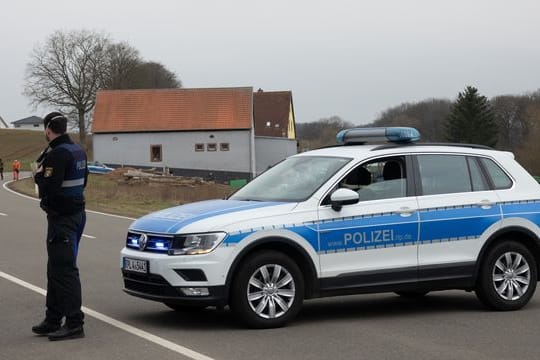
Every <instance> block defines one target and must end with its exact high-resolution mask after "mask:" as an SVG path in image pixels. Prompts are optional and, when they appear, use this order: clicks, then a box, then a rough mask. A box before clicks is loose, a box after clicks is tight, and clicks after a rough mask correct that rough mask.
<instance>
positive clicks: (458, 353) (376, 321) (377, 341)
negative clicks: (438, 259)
mask: <svg viewBox="0 0 540 360" xmlns="http://www.w3.org/2000/svg"><path fill="white" fill-rule="evenodd" d="M130 222H131V220H130V219H127V218H120V217H113V216H107V215H104V214H98V213H91V212H89V213H88V221H87V225H86V229H85V235H86V236H85V237H84V238H83V239H82V242H81V247H80V253H79V267H80V272H81V278H82V285H83V305H84V307H85V312H86V324H85V332H86V338H84V339H78V340H70V341H62V342H49V341H48V340H47V338H45V337H39V336H35V335H34V334H33V333H32V332H31V330H30V328H31V327H32V325H34V324H36V323H38V322H40V321H41V320H42V319H43V314H44V302H45V297H44V293H45V292H44V290H43V289H45V287H46V276H45V266H46V251H45V217H44V214H43V213H42V211H41V210H40V209H39V206H38V203H37V201H35V200H31V199H28V198H25V197H21V196H18V195H15V194H12V193H10V192H8V191H7V190H6V189H4V188H3V187H0V360H19V359H21V360H22V359H25V360H26V359H55V360H56V359H64V358H65V359H67V358H70V359H80V360H88V359H100V360H102V359H119V360H124V359H126V360H128V359H129V360H134V359H137V360H142V359H153V360H155V359H160V360H161V359H163V360H167V359H239V360H251V359H280V360H283V359H355V360H357V359H400V360H401V359H435V358H437V359H535V360H536V359H539V358H540V344H539V341H538V337H539V335H540V295H539V294H538V293H537V295H535V297H534V298H533V299H532V301H531V302H530V304H529V305H528V306H527V307H526V308H524V309H522V310H520V311H515V312H490V311H486V310H485V309H484V308H483V307H482V306H481V305H480V304H479V302H478V301H477V300H476V297H475V296H474V294H473V293H466V292H461V291H444V292H435V293H431V294H429V295H428V296H427V297H426V298H425V299H422V300H420V301H418V300H407V299H402V298H400V297H398V296H396V295H394V294H379V295H363V296H349V297H339V298H329V299H318V300H311V301H308V302H306V303H305V305H304V307H303V309H302V311H301V312H300V314H299V315H298V317H297V319H296V320H295V321H294V322H292V323H291V324H289V325H288V326H287V327H285V328H281V329H271V330H246V329H243V328H242V327H240V326H239V325H238V324H237V323H236V322H235V321H234V318H233V317H232V315H231V313H230V312H229V311H228V310H227V309H225V310H223V311H218V310H215V309H209V310H205V311H203V312H199V313H185V314H181V313H175V312H174V311H171V310H169V309H168V308H166V307H165V306H164V305H162V304H159V303H155V302H150V301H145V300H142V299H137V298H134V297H131V296H129V295H126V294H124V293H123V292H122V291H121V288H122V279H121V275H120V269H119V267H120V258H119V252H120V249H121V248H122V246H123V243H124V238H125V233H126V229H127V227H128V226H129V224H130ZM68 356H69V357H68Z"/></svg>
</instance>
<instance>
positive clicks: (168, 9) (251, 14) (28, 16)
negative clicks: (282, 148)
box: [0, 0, 540, 124]
mask: <svg viewBox="0 0 540 360" xmlns="http://www.w3.org/2000/svg"><path fill="white" fill-rule="evenodd" d="M539 19H540V1H539V0H513V1H510V0H504V1H503V0H446V1H439V0H371V1H364V0H356V1H353V0H351V1H349V0H327V1H318V0H266V1H259V0H189V1H187V0H151V1H139V0H106V1H105V0H87V1H80V0H70V1H68V0H46V1H42V0H18V1H4V2H3V4H2V8H1V10H0V116H2V117H3V118H4V119H5V120H6V122H8V123H9V122H12V121H15V120H18V119H21V118H23V117H26V116H30V115H34V114H35V115H40V116H43V112H44V111H45V110H44V109H38V110H37V111H33V110H32V108H31V107H30V106H29V105H28V102H29V101H28V99H27V98H25V97H24V96H23V95H22V94H21V93H22V89H23V86H24V73H25V67H26V63H27V62H28V61H29V54H30V52H31V50H32V48H33V47H34V46H35V45H36V44H42V43H43V42H44V41H45V39H46V38H47V36H48V35H50V34H51V33H52V32H53V31H55V30H58V29H60V30H75V29H77V30H79V29H83V28H84V29H89V30H94V31H100V32H105V33H108V34H109V35H110V36H111V38H112V39H113V40H114V41H127V42H128V43H130V44H131V45H132V46H134V47H135V48H137V49H138V50H139V51H140V53H141V55H142V57H143V58H145V59H146V60H153V61H158V62H161V63H163V64H164V65H165V66H166V67H167V68H168V69H169V70H172V71H174V72H175V73H176V74H177V75H178V77H179V78H180V80H181V81H182V82H183V85H184V87H230V86H253V88H254V89H255V90H256V89H258V88H263V89H264V90H292V92H293V101H294V106H295V113H296V119H297V122H308V121H316V120H318V119H320V118H323V117H329V116H333V115H337V116H340V117H342V118H343V119H344V120H347V121H350V122H353V123H356V124H363V123H367V122H370V121H372V120H374V119H375V117H376V116H377V115H379V114H380V112H381V111H384V110H386V109H387V108H388V107H391V106H395V105H399V104H400V103H403V102H414V101H419V100H423V99H426V98H433V97H437V98H439V97H442V98H448V99H455V97H456V96H457V93H458V92H459V91H462V90H463V89H464V88H465V86H467V85H472V86H476V87H477V88H478V89H479V91H480V93H482V94H483V95H486V96H488V97H491V96H495V95H503V94H523V93H526V92H531V91H534V90H537V89H539V88H540V45H539V40H540V20H539Z"/></svg>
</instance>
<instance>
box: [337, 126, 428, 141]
mask: <svg viewBox="0 0 540 360" xmlns="http://www.w3.org/2000/svg"><path fill="white" fill-rule="evenodd" d="M336 140H337V142H338V144H363V143H366V142H381V141H383V142H386V141H390V142H395V143H403V144H406V143H412V142H416V141H418V140H420V132H419V131H418V130H416V129H415V128H411V127H387V128H382V127H381V128H353V129H345V130H341V131H340V132H339V133H338V134H337V135H336Z"/></svg>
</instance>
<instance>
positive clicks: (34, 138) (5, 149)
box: [0, 129, 92, 173]
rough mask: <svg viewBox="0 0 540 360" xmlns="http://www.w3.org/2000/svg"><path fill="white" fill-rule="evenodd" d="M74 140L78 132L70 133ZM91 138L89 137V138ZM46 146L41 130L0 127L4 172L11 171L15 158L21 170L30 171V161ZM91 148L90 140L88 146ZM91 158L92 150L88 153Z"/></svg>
mask: <svg viewBox="0 0 540 360" xmlns="http://www.w3.org/2000/svg"><path fill="white" fill-rule="evenodd" d="M70 136H71V138H72V139H73V140H75V141H77V139H78V134H70ZM90 140H91V139H90ZM45 147H47V140H45V134H44V133H43V131H33V130H15V129H0V159H2V160H3V161H4V172H5V173H9V172H11V163H12V162H13V160H15V159H17V160H19V161H20V162H21V164H22V170H23V171H30V163H31V162H32V161H34V160H36V158H37V157H38V156H39V154H40V153H41V151H42V150H43V149H45ZM88 148H89V149H91V148H92V146H91V142H90V143H89V146H88ZM88 159H92V152H91V151H90V152H89V153H88Z"/></svg>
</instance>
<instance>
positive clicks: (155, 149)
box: [150, 145, 161, 162]
mask: <svg viewBox="0 0 540 360" xmlns="http://www.w3.org/2000/svg"><path fill="white" fill-rule="evenodd" d="M150 161H152V162H160V161H161V145H150Z"/></svg>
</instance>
